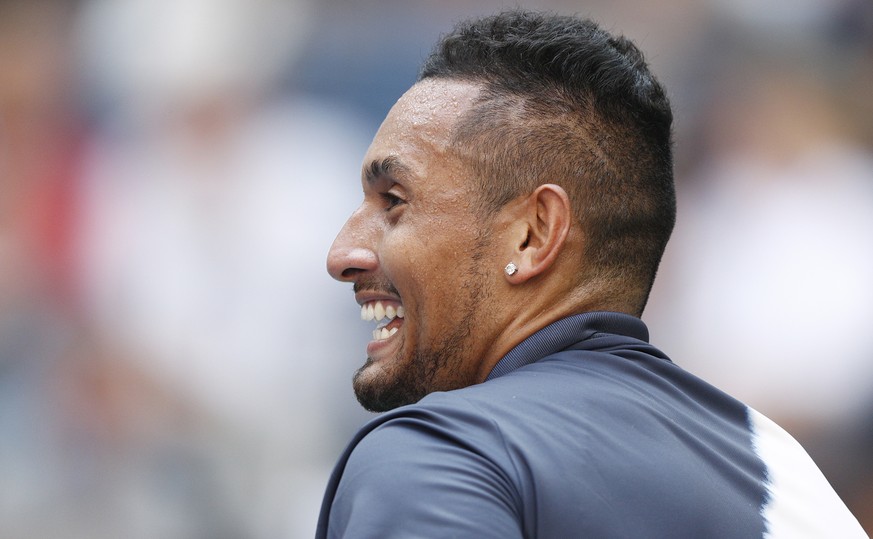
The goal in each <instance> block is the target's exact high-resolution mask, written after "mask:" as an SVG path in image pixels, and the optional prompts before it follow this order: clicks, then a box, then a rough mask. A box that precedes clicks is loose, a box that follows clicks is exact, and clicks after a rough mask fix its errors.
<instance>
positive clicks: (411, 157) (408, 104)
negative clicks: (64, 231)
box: [364, 79, 479, 174]
mask: <svg viewBox="0 0 873 539" xmlns="http://www.w3.org/2000/svg"><path fill="white" fill-rule="evenodd" d="M478 94H479V86H478V85H476V84H473V83H469V82H464V81H456V80H442V79H425V80H424V81H421V82H419V83H417V84H416V85H415V86H413V87H412V88H410V89H409V90H408V91H407V92H406V93H405V94H403V96H402V97H401V98H400V99H399V100H398V101H397V103H396V104H395V105H394V106H393V107H392V108H391V111H390V112H389V113H388V115H387V116H386V117H385V120H384V121H383V122H382V126H381V127H380V128H379V131H378V132H377V133H376V136H375V137H374V138H373V142H372V144H371V145H370V148H369V150H368V151H367V155H366V157H365V159H364V167H365V169H366V167H367V166H368V165H369V164H370V163H372V162H374V161H382V160H384V159H386V158H390V159H392V160H396V161H397V162H398V163H400V164H402V165H403V166H404V168H406V169H409V170H412V171H414V172H416V171H417V172H419V173H421V174H427V173H428V172H433V171H434V169H436V168H443V167H447V166H453V165H454V166H457V165H459V163H458V160H457V158H456V157H455V156H453V155H452V154H451V153H450V152H449V143H450V141H451V137H452V133H453V130H454V128H455V125H456V124H457V122H458V119H459V118H461V117H462V116H463V114H464V113H465V112H467V111H468V110H469V109H470V108H471V107H472V106H473V103H474V100H475V99H476V97H477V96H478Z"/></svg>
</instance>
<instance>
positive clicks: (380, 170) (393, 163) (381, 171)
mask: <svg viewBox="0 0 873 539" xmlns="http://www.w3.org/2000/svg"><path fill="white" fill-rule="evenodd" d="M408 174H409V169H408V168H407V167H406V166H405V165H404V164H403V163H401V162H400V159H398V158H397V157H396V156H393V155H391V156H388V157H386V158H384V159H374V160H373V161H371V162H370V164H369V165H368V166H366V167H364V179H365V180H367V183H369V184H373V183H375V182H376V181H377V180H379V179H382V178H386V177H387V178H397V177H403V176H406V175H408Z"/></svg>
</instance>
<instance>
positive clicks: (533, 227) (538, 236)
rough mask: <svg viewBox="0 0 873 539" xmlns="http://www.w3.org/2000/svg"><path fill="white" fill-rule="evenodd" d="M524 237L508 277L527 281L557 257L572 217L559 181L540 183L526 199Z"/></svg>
mask: <svg viewBox="0 0 873 539" xmlns="http://www.w3.org/2000/svg"><path fill="white" fill-rule="evenodd" d="M526 207H527V209H526V212H525V221H526V223H525V224H526V229H527V237H526V238H525V240H524V242H523V243H520V244H519V245H518V247H517V249H516V253H515V256H514V260H513V262H514V263H515V264H516V266H517V267H518V271H517V272H515V273H514V274H513V275H512V276H511V277H510V280H511V281H512V282H515V283H520V282H524V281H527V280H528V279H531V278H533V277H535V276H537V275H540V274H542V273H543V272H545V271H546V270H548V269H549V268H550V267H552V265H553V264H554V263H555V261H556V260H557V258H558V254H560V252H561V250H562V249H563V247H564V243H565V242H566V240H567V235H568V234H569V233H570V225H571V223H572V221H573V219H572V215H573V210H572V208H571V206H570V197H569V196H568V195H567V192H566V191H564V189H563V188H562V187H561V186H559V185H554V184H543V185H540V186H539V187H537V189H536V190H535V191H534V192H533V193H531V194H530V196H529V197H528V198H527V201H526Z"/></svg>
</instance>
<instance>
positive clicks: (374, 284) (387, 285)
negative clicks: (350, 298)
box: [353, 277, 400, 297]
mask: <svg viewBox="0 0 873 539" xmlns="http://www.w3.org/2000/svg"><path fill="white" fill-rule="evenodd" d="M353 290H354V292H355V294H357V293H358V292H365V291H366V292H370V291H373V292H386V293H388V294H391V295H394V296H397V297H400V292H399V291H398V290H397V288H395V287H394V285H393V284H391V281H389V280H388V279H380V278H378V277H371V278H365V279H360V280H358V281H355V283H354V285H353Z"/></svg>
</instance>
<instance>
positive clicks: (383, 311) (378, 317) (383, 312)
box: [361, 301, 404, 341]
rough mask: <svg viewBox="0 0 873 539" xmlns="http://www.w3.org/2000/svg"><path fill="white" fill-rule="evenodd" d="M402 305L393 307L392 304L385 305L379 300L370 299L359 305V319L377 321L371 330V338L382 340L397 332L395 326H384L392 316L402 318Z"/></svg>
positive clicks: (392, 318) (389, 321)
mask: <svg viewBox="0 0 873 539" xmlns="http://www.w3.org/2000/svg"><path fill="white" fill-rule="evenodd" d="M403 315H404V309H403V305H398V306H397V307H395V306H394V305H392V304H388V305H385V304H383V303H382V302H381V301H371V302H368V303H365V304H363V305H361V319H362V320H367V321H372V320H375V321H376V322H378V325H377V326H376V329H374V330H373V340H375V341H382V340H385V339H387V338H388V337H390V336H391V335H394V334H395V333H397V328H396V327H394V328H391V329H390V330H389V329H388V328H386V327H385V326H387V325H388V324H390V323H391V321H392V320H394V318H403Z"/></svg>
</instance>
